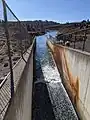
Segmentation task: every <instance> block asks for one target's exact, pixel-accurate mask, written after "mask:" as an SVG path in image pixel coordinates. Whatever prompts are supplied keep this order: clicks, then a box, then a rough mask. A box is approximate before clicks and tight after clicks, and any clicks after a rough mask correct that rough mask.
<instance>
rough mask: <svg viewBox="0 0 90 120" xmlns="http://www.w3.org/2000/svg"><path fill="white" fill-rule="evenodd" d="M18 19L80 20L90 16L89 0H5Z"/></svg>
mask: <svg viewBox="0 0 90 120" xmlns="http://www.w3.org/2000/svg"><path fill="white" fill-rule="evenodd" d="M6 1H7V3H8V5H9V6H10V8H11V9H12V10H13V12H14V13H15V14H16V16H17V17H18V18H19V19H20V20H35V19H41V20H54V21H58V22H73V21H81V20H83V19H89V18H90V0H6Z"/></svg>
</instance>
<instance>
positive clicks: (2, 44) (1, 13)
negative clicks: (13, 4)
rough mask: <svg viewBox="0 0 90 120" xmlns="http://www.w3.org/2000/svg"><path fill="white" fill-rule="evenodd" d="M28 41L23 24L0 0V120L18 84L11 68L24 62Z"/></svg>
mask: <svg viewBox="0 0 90 120" xmlns="http://www.w3.org/2000/svg"><path fill="white" fill-rule="evenodd" d="M30 40H31V39H30V36H29V35H28V31H27V29H26V26H25V25H24V24H23V22H20V21H19V19H18V18H17V17H16V16H15V14H14V13H13V12H12V10H11V9H10V8H9V7H8V5H7V4H6V2H5V1H4V0H0V120H3V119H4V116H5V113H6V111H7V108H8V105H9V104H10V101H11V98H12V96H13V94H14V91H15V90H16V87H17V84H18V82H19V81H14V80H13V66H14V65H15V64H16V63H17V62H18V60H19V59H20V58H21V57H22V59H23V60H24V57H23V54H24V53H25V52H26V51H27V49H28V48H29V47H30V45H31V41H30ZM9 74H10V77H9V79H7V77H8V76H9Z"/></svg>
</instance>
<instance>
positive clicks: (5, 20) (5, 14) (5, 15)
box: [2, 0, 14, 98]
mask: <svg viewBox="0 0 90 120" xmlns="http://www.w3.org/2000/svg"><path fill="white" fill-rule="evenodd" d="M2 3H3V14H4V28H5V34H6V38H7V47H8V57H9V64H10V73H11V75H10V77H11V98H12V96H13V94H14V80H13V69H12V60H11V53H10V41H9V32H8V26H7V11H6V4H5V1H4V0H2Z"/></svg>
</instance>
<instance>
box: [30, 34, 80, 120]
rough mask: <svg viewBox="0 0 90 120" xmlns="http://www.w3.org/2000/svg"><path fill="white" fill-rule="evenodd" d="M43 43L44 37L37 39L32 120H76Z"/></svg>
mask: <svg viewBox="0 0 90 120" xmlns="http://www.w3.org/2000/svg"><path fill="white" fill-rule="evenodd" d="M42 39H43V40H44V43H43V44H42V41H41V44H40V40H42ZM45 42H46V41H45V37H44V36H43V37H39V38H37V49H36V58H35V63H36V67H35V77H34V87H33V107H32V108H33V110H32V119H33V120H78V117H77V115H76V113H75V110H74V108H73V105H72V103H71V101H70V99H69V97H68V95H67V93H66V90H65V88H64V87H63V85H62V82H61V79H60V75H59V73H58V70H57V67H56V66H55V63H54V61H53V60H52V56H51V54H50V52H49V51H48V50H47V47H46V44H45ZM43 45H44V46H43Z"/></svg>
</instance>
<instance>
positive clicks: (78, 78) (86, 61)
mask: <svg viewBox="0 0 90 120" xmlns="http://www.w3.org/2000/svg"><path fill="white" fill-rule="evenodd" d="M47 45H48V46H49V48H50V49H51V51H52V54H53V57H54V59H55V62H56V64H57V67H58V70H59V72H60V75H61V78H62V82H63V84H64V86H65V88H66V90H67V91H68V94H69V96H70V98H71V100H72V102H73V104H74V106H75V108H76V110H77V112H78V115H79V117H80V118H81V119H82V120H89V119H90V54H89V53H86V52H81V51H79V50H75V49H72V48H67V47H64V46H61V45H57V44H54V43H52V42H50V41H48V42H47Z"/></svg>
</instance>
